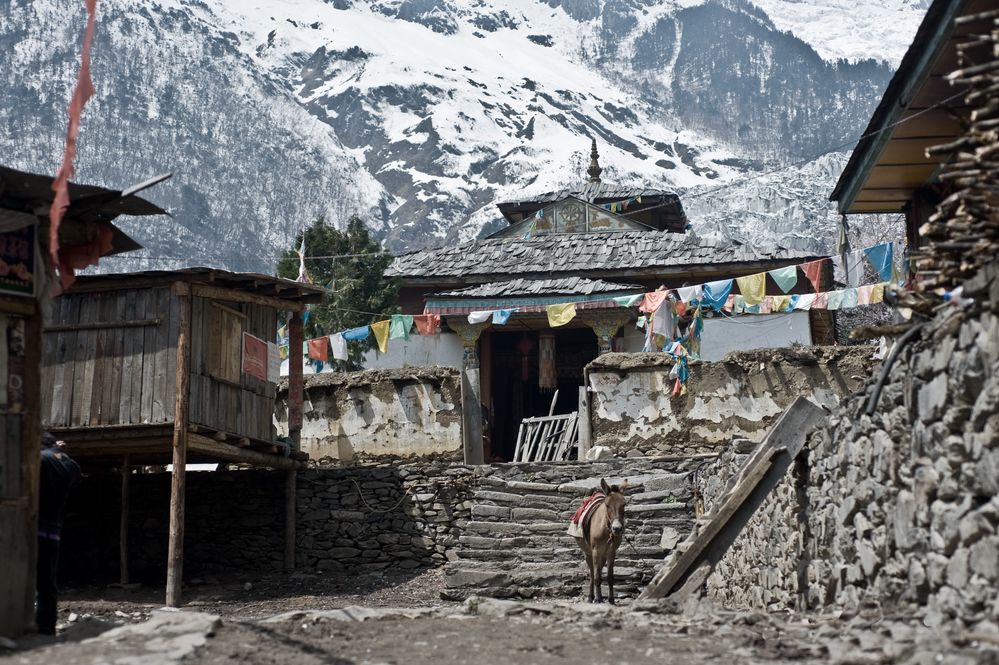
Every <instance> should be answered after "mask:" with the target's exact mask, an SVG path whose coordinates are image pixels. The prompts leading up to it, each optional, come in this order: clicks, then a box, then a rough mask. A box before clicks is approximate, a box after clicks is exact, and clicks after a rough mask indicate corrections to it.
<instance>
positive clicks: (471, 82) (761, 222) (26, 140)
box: [0, 0, 924, 270]
mask: <svg viewBox="0 0 999 665" xmlns="http://www.w3.org/2000/svg"><path fill="white" fill-rule="evenodd" d="M839 2H840V3H841V4H842V7H841V8H840V9H839V15H841V16H845V15H847V14H850V13H851V7H850V6H849V5H850V4H851V3H848V2H847V0H839ZM891 2H892V3H894V4H895V5H898V11H899V13H900V15H904V16H905V17H907V18H906V21H908V22H905V21H899V22H898V24H897V29H896V30H895V31H894V32H892V33H891V34H892V35H893V36H894V37H895V39H894V40H892V41H889V40H882V41H881V43H876V42H874V41H870V40H868V41H867V42H866V43H865V42H864V40H857V41H856V42H855V43H847V41H844V40H843V39H842V38H841V37H838V36H836V35H835V34H832V33H827V32H823V30H824V28H823V29H818V28H815V27H814V26H812V25H811V22H809V21H808V20H806V19H805V18H803V17H806V16H809V15H814V16H817V17H819V18H822V19H823V20H825V19H826V18H827V17H828V12H829V11H830V10H829V7H831V6H832V7H835V6H836V4H835V3H830V2H823V1H820V0H801V1H799V2H791V0H752V2H751V1H750V0H327V1H326V2H324V1H323V0H285V1H284V2H264V1H263V0H215V1H214V2H202V1H200V0H154V1H151V2H150V1H148V0H102V2H101V3H99V11H100V14H99V18H98V20H99V27H98V36H97V42H96V44H95V50H94V54H93V58H94V79H95V83H96V86H97V95H96V97H95V99H94V101H93V102H92V103H91V105H90V106H89V107H88V108H87V110H86V113H85V118H84V124H83V132H82V135H81V142H80V159H79V162H78V169H77V173H78V179H79V180H81V181H89V182H98V183H102V184H108V185H115V184H119V185H125V184H129V183H132V182H135V181H137V180H140V179H142V178H143V177H145V176H148V175H151V174H154V173H158V172H162V171H173V172H174V173H175V176H174V179H173V180H172V181H170V182H169V183H167V184H165V185H162V186H160V187H158V188H157V189H156V190H154V191H152V192H151V193H150V194H149V196H150V198H152V199H153V200H155V201H157V202H159V203H163V204H165V205H167V206H169V207H170V208H171V209H172V212H173V217H172V218H169V219H158V220H157V219H155V218H154V219H146V220H142V221H133V222H126V223H125V226H126V228H127V229H128V230H129V232H131V233H132V234H133V235H134V236H135V237H136V238H137V239H138V240H139V241H140V242H143V243H144V244H145V245H146V246H147V247H148V250H147V252H146V255H147V256H150V257H156V258H153V259H150V260H149V261H143V262H138V261H137V260H136V259H134V258H131V259H124V260H120V261H111V262H109V265H111V266H112V267H114V268H121V267H124V266H128V267H137V266H141V267H165V266H167V265H170V264H171V262H170V261H163V260H161V259H171V258H174V257H175V258H176V259H177V260H178V262H179V263H185V264H194V263H197V264H206V263H207V264H218V265H224V266H227V267H230V268H233V269H255V270H269V269H270V268H271V266H272V265H273V258H274V257H275V256H276V254H277V253H278V252H279V251H280V250H282V249H284V248H286V247H288V246H289V245H290V243H291V239H292V237H293V235H294V233H295V231H297V230H298V229H299V228H301V227H302V226H304V225H306V224H307V223H309V222H310V221H312V220H313V219H315V218H316V217H318V216H320V215H322V216H325V217H326V218H327V219H330V220H333V221H335V222H338V223H339V222H342V221H344V220H345V219H346V218H347V217H348V216H350V215H352V214H358V215H360V216H361V217H362V218H364V219H365V220H367V221H368V223H369V225H370V226H371V228H372V229H373V230H374V231H375V232H376V233H377V234H378V235H379V236H380V237H382V238H383V240H384V242H385V244H386V246H387V247H389V248H390V249H393V250H401V249H408V248H413V247H420V246H428V245H436V244H440V243H442V242H446V241H451V240H456V239H459V238H467V237H473V236H475V235H476V234H478V233H479V232H481V230H482V229H484V228H488V227H490V226H492V225H495V223H496V218H497V217H498V213H497V212H496V210H495V206H494V203H495V202H496V201H497V200H502V199H507V198H516V197H521V196H523V195H524V194H525V193H530V192H536V191H543V190H546V189H555V188H559V187H561V186H563V185H565V184H567V183H571V182H574V181H576V180H578V179H579V178H580V177H581V175H582V171H583V168H584V165H585V162H586V161H588V149H589V137H590V136H593V137H595V138H597V140H598V143H599V146H600V152H601V163H602V165H603V166H604V169H605V170H604V174H603V175H604V179H605V180H606V181H615V182H622V183H624V182H627V183H634V184H635V185H651V186H659V187H675V188H677V189H679V190H681V192H684V193H687V195H688V196H689V199H685V202H686V204H687V207H688V210H689V212H690V217H691V219H692V222H693V223H694V224H695V225H697V228H698V231H699V232H703V233H719V234H726V235H736V236H738V237H742V238H745V239H746V240H747V241H750V242H774V241H777V240H782V241H785V242H788V243H791V244H795V245H801V244H805V245H809V244H810V246H816V244H817V243H822V242H825V241H826V240H828V237H825V236H824V231H822V229H823V228H825V227H826V226H828V224H829V222H830V220H831V218H830V216H829V207H828V206H827V205H826V204H825V201H824V199H825V197H826V195H827V194H828V191H829V190H830V188H831V185H832V182H833V181H834V179H835V177H836V175H837V174H838V171H839V169H840V168H842V163H843V154H842V152H840V153H839V154H834V155H828V156H825V157H822V158H821V159H818V160H817V161H815V162H813V163H810V164H807V165H806V166H805V167H800V168H793V169H787V170H782V171H780V172H778V173H775V174H772V175H768V176H765V177H762V176H761V175H760V174H761V173H763V172H767V173H769V172H770V171H772V170H773V169H774V167H776V166H779V165H780V164H782V163H786V162H791V161H801V160H803V159H806V158H813V157H818V156H820V155H823V154H824V153H828V152H830V149H831V148H834V147H837V146H843V145H844V144H848V143H849V142H850V141H851V140H853V139H855V138H856V137H857V135H858V134H859V132H860V131H861V130H862V129H863V127H864V126H865V125H866V121H867V119H868V117H869V115H870V113H871V111H872V109H873V107H874V105H875V104H876V102H877V100H878V99H879V97H880V94H881V91H882V89H883V88H884V86H885V85H886V83H887V81H888V79H889V77H890V74H891V68H890V65H889V64H886V63H885V62H881V60H886V61H891V62H894V61H895V60H897V58H898V55H899V52H900V50H904V45H905V44H908V41H909V39H911V32H913V31H914V30H915V27H916V23H918V17H919V9H920V7H921V4H924V2H923V0H891ZM867 4H870V5H871V6H872V7H874V6H875V4H876V5H877V7H882V6H884V4H885V3H880V2H878V3H875V1H874V0H869V1H868V2H867ZM80 5H82V3H71V2H69V1H68V0H33V1H29V0H17V1H11V0H0V14H2V15H3V17H4V19H3V21H2V22H0V64H2V66H0V129H2V130H3V131H0V154H3V155H4V158H3V162H4V163H7V164H10V165H12V166H15V167H20V168H25V169H32V170H38V171H48V172H52V171H53V170H54V168H55V165H56V164H57V162H58V158H59V154H60V151H61V143H62V138H63V133H64V131H65V130H64V127H65V104H66V100H67V99H68V97H69V92H70V86H71V84H72V80H73V76H74V74H75V58H76V54H77V51H78V48H79V39H80V34H81V32H82V13H81V12H80ZM790 5H794V6H795V7H796V9H797V10H799V11H797V12H795V11H791V9H789V6H790ZM879 11H881V10H880V9H879V10H877V11H875V10H873V9H872V10H871V12H870V15H871V16H875V17H876V16H881V14H879V13H878V12H879ZM885 11H887V10H885ZM770 12H772V13H773V14H774V15H779V17H780V18H779V19H773V20H772V19H771V16H770ZM809 12H811V14H809ZM912 17H916V19H915V20H914V21H913V20H910V19H911V18H912ZM795 21H797V23H795ZM788 29H790V30H791V31H792V32H795V33H797V32H799V31H801V33H802V35H803V38H804V39H805V41H802V39H799V38H798V37H797V36H794V35H792V34H790V33H789V32H787V30H788ZM806 42H807V43H806ZM818 42H821V44H819V43H818ZM810 44H811V45H810ZM848 46H849V48H847V47H848ZM813 47H816V48H818V49H819V53H817V52H816V48H813ZM878 49H882V50H878ZM820 54H821V55H820ZM840 56H844V57H848V58H850V60H851V61H850V62H847V61H842V60H837V59H836V58H839V57H840ZM868 57H874V58H876V59H875V60H871V59H863V58H868ZM824 58H827V59H824ZM840 150H842V148H841V149H840ZM747 178H748V180H747ZM816 229H819V232H816Z"/></svg>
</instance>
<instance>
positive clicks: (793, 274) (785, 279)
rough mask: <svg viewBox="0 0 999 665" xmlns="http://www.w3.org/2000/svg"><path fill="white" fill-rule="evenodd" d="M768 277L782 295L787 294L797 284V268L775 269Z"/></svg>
mask: <svg viewBox="0 0 999 665" xmlns="http://www.w3.org/2000/svg"><path fill="white" fill-rule="evenodd" d="M769 275H770V277H771V278H772V279H773V280H774V283H775V284H776V285H777V287H778V288H779V289H780V290H781V291H783V292H784V293H787V292H788V291H790V290H791V289H793V288H794V286H795V285H796V284H797V283H798V266H787V267H786V268H777V269H776V270H771V271H770V272H769ZM740 288H742V287H740Z"/></svg>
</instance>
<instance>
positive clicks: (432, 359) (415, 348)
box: [281, 333, 464, 376]
mask: <svg viewBox="0 0 999 665" xmlns="http://www.w3.org/2000/svg"><path fill="white" fill-rule="evenodd" d="M348 343H349V342H348ZM463 351H464V349H463V348H462V346H461V338H460V337H458V336H457V335H455V334H454V333H440V334H439V335H431V336H422V335H410V337H409V339H408V340H401V339H392V340H389V346H388V352H387V353H379V352H378V349H371V350H370V351H368V352H367V353H365V354H364V360H363V362H362V366H363V367H364V369H401V368H403V367H432V366H438V367H453V368H455V369H461V357H462V353H463ZM331 371H333V370H332V369H330V368H329V367H325V368H323V371H322V373H323V374H326V373H327V372H331ZM305 373H306V374H314V373H315V371H314V370H313V369H312V368H311V367H306V368H305ZM281 376H288V361H287V360H285V361H284V362H282V363H281Z"/></svg>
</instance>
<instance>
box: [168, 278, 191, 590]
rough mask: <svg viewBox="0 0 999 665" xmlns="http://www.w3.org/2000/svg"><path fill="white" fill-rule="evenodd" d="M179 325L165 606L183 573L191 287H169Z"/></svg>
mask: <svg viewBox="0 0 999 665" xmlns="http://www.w3.org/2000/svg"><path fill="white" fill-rule="evenodd" d="M173 293H174V296H175V297H176V298H177V299H178V301H179V302H178V305H179V308H178V309H179V314H180V322H179V328H178V334H177V349H176V354H177V379H176V381H177V385H176V392H175V399H174V418H173V479H172V482H171V484H170V540H169V545H168V547H167V583H166V604H167V606H168V607H179V606H180V603H181V587H182V579H183V571H184V491H185V476H186V475H187V445H188V432H187V412H188V407H189V404H188V401H189V397H190V382H191V371H190V370H191V339H190V337H191V287H190V285H189V284H188V283H187V282H176V283H174V285H173Z"/></svg>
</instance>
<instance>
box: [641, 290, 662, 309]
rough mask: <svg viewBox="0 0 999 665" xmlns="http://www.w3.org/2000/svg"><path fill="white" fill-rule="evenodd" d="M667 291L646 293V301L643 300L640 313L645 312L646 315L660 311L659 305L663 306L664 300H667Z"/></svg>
mask: <svg viewBox="0 0 999 665" xmlns="http://www.w3.org/2000/svg"><path fill="white" fill-rule="evenodd" d="M667 293H668V292H667V291H653V292H652V293H646V294H645V299H644V300H642V304H641V305H639V306H638V311H639V312H645V313H646V314H651V313H652V312H654V311H656V310H657V309H659V305H662V304H663V300H665V299H666V294H667Z"/></svg>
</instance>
